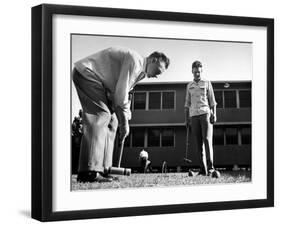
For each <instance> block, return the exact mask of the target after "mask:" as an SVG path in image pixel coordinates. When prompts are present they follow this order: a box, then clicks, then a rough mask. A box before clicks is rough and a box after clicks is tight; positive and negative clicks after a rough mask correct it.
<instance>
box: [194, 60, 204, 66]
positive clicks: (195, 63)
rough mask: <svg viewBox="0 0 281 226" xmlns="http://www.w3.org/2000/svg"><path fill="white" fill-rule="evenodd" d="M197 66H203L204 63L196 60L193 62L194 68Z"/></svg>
mask: <svg viewBox="0 0 281 226" xmlns="http://www.w3.org/2000/svg"><path fill="white" fill-rule="evenodd" d="M195 67H202V63H201V62H200V61H198V60H196V61H194V62H193V63H192V68H195Z"/></svg>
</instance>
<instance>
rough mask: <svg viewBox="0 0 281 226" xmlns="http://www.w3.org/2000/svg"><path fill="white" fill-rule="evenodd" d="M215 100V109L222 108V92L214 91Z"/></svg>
mask: <svg viewBox="0 0 281 226" xmlns="http://www.w3.org/2000/svg"><path fill="white" fill-rule="evenodd" d="M214 93H215V99H216V102H217V108H223V98H222V91H214Z"/></svg>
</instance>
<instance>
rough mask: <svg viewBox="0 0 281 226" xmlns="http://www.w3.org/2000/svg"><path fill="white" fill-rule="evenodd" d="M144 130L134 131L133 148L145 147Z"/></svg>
mask: <svg viewBox="0 0 281 226" xmlns="http://www.w3.org/2000/svg"><path fill="white" fill-rule="evenodd" d="M144 131H145V129H144V128H133V129H132V146H133V147H144Z"/></svg>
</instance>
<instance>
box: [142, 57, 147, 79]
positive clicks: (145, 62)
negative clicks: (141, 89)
mask: <svg viewBox="0 0 281 226" xmlns="http://www.w3.org/2000/svg"><path fill="white" fill-rule="evenodd" d="M146 67H147V58H146V57H144V58H143V65H142V72H143V73H144V74H145V77H147V73H146Z"/></svg>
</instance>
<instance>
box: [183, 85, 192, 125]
mask: <svg viewBox="0 0 281 226" xmlns="http://www.w3.org/2000/svg"><path fill="white" fill-rule="evenodd" d="M190 105H191V97H190V93H189V90H188V85H187V86H186V96H185V104H184V108H185V125H186V127H188V126H189V125H190V122H191V119H190V113H189V108H190Z"/></svg>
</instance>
